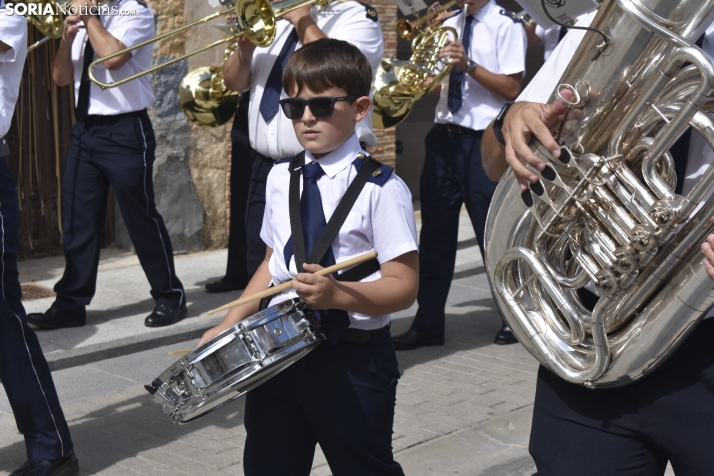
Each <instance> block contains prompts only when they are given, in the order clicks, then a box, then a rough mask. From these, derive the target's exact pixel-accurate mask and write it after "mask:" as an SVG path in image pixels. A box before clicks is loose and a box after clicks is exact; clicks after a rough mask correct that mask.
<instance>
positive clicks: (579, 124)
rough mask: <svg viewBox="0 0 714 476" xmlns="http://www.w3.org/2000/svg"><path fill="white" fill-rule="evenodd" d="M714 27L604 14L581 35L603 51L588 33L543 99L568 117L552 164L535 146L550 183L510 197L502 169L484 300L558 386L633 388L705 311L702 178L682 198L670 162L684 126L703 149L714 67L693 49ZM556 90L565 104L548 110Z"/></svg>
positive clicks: (709, 9) (711, 295)
mask: <svg viewBox="0 0 714 476" xmlns="http://www.w3.org/2000/svg"><path fill="white" fill-rule="evenodd" d="M712 20H714V0H705V1H701V0H679V1H667V0H641V1H639V2H635V1H631V0H606V1H605V2H603V4H602V6H601V7H600V11H599V13H598V15H597V16H596V18H595V20H594V21H593V24H592V25H591V26H592V27H593V28H597V29H599V30H601V31H604V32H606V33H607V35H608V36H609V41H608V42H607V43H602V42H601V36H599V35H598V34H596V33H593V32H590V33H587V34H586V35H585V37H584V39H583V41H582V42H581V44H580V46H579V48H578V50H577V52H576V53H575V56H574V57H573V59H572V61H571V62H570V64H569V65H568V67H567V68H566V70H565V72H564V74H563V76H562V78H561V80H560V85H559V86H558V87H557V88H556V90H555V91H554V92H553V94H552V95H551V100H561V103H564V105H566V107H568V108H569V112H568V113H567V115H566V117H565V119H564V121H563V123H562V124H561V125H560V128H559V129H558V130H557V131H556V132H555V138H556V140H557V141H558V143H559V144H561V146H562V149H561V150H562V151H563V154H562V155H561V160H556V159H554V158H553V157H551V156H550V154H549V153H548V152H547V151H545V150H544V149H543V148H542V147H541V146H540V144H539V143H538V142H537V141H533V142H532V143H531V149H532V150H533V151H534V153H535V154H536V155H537V156H539V157H540V158H541V159H542V160H543V161H544V162H546V163H548V164H550V168H549V170H550V171H552V173H551V174H549V175H548V176H549V178H548V179H545V178H544V177H543V176H541V183H543V184H544V186H542V187H540V190H538V189H532V190H531V191H529V192H527V193H526V194H524V195H523V196H522V194H521V190H520V188H519V187H518V184H517V182H516V180H515V175H514V174H513V171H510V170H509V171H507V172H506V175H505V176H504V178H503V179H502V180H501V182H500V183H499V186H498V188H497V190H496V192H495V194H494V197H493V200H492V205H491V208H490V210H489V215H488V218H487V226H486V267H487V270H488V276H489V280H490V282H491V286H492V289H493V290H494V299H495V300H496V303H497V305H498V306H499V308H500V309H501V311H502V314H503V315H504V318H505V319H506V321H507V322H508V323H509V325H510V326H511V328H512V329H513V331H514V333H515V334H516V336H517V337H518V339H519V340H520V341H521V343H522V344H523V345H524V346H525V347H526V348H527V349H528V351H529V352H530V353H531V354H533V355H534V356H535V357H536V359H537V360H539V361H540V362H541V363H542V364H543V365H545V366H546V367H548V368H549V369H550V370H551V371H553V372H554V373H556V374H557V375H559V376H560V377H561V378H563V379H565V380H568V381H570V382H573V383H577V384H581V385H585V386H587V387H590V388H599V387H616V386H621V385H626V384H628V383H631V382H633V381H635V380H637V379H639V378H642V377H643V376H645V375H647V374H648V373H650V372H651V371H653V370H654V369H656V368H657V367H658V366H659V365H660V364H661V363H662V362H664V361H665V360H666V359H667V358H668V356H669V355H671V353H672V352H673V351H674V350H675V349H676V348H677V346H678V345H679V344H680V343H681V342H682V341H683V339H684V338H685V337H686V336H687V335H688V333H689V332H691V330H692V329H694V328H695V326H696V324H697V323H698V322H699V320H700V319H701V318H702V313H703V312H704V311H705V310H707V309H709V308H710V307H711V306H712V305H713V304H714V280H711V279H710V278H709V277H708V275H707V274H706V269H705V267H704V264H703V258H702V256H701V253H700V251H699V245H700V243H702V241H703V240H704V239H705V238H706V236H707V235H708V234H709V233H711V232H712V231H714V225H712V224H709V219H710V218H711V217H713V216H714V197H712V198H709V199H708V200H707V201H706V202H705V203H704V204H703V206H702V207H701V208H700V209H699V210H698V211H696V213H694V212H695V209H696V208H697V207H698V206H699V203H700V201H701V200H702V198H703V197H705V196H706V194H707V193H708V192H709V190H710V189H711V188H712V185H713V184H714V166H710V168H709V169H708V170H707V171H706V173H705V174H704V175H703V177H702V178H701V179H700V180H699V182H698V183H697V184H696V185H695V186H694V188H693V189H692V190H691V191H690V192H689V193H688V195H687V196H686V197H682V196H679V195H675V194H674V183H675V177H674V170H673V161H672V158H671V156H669V154H668V150H669V148H670V146H671V145H672V143H673V142H674V141H675V140H676V139H677V138H678V137H679V136H680V135H681V134H682V133H683V132H684V130H685V129H686V128H687V127H689V126H691V127H693V128H694V129H695V130H696V131H697V132H698V133H700V134H701V135H702V136H703V137H704V138H705V140H706V141H707V143H708V144H709V145H710V146H711V147H713V148H714V122H713V121H712V120H711V119H710V118H709V117H708V116H707V115H706V114H705V112H711V111H712V110H713V109H714V108H713V107H712V105H713V96H714V69H712V68H714V60H712V59H711V58H710V57H709V56H708V55H706V54H704V53H703V52H701V50H699V49H698V48H696V47H695V46H694V45H693V44H692V43H691V40H692V39H694V38H696V37H698V36H699V35H700V34H701V33H702V32H703V31H704V29H705V28H706V27H707V26H708V25H709V24H710V23H711V22H712ZM685 62H688V63H691V64H692V65H693V66H690V67H689V68H685V69H681V67H682V64H683V63H685ZM563 88H567V89H570V90H571V91H572V92H574V93H576V94H574V97H575V98H576V100H574V101H572V102H571V103H565V102H564V101H563V100H562V98H559V91H560V90H561V89H563ZM642 175H644V181H641V179H640V177H641V176H642ZM531 192H532V193H531ZM524 197H525V198H524ZM526 198H528V201H526V204H527V205H528V207H527V208H526V207H524V206H523V202H522V201H521V199H523V200H526ZM692 214H694V216H693V217H692V218H691V219H689V218H690V216H691V215H692ZM688 219H689V221H688V222H687V220H688ZM685 222H686V224H684V223H685ZM680 224H684V226H683V227H682V229H681V230H680V231H679V232H676V229H677V226H678V225H680ZM633 225H635V226H633ZM503 236H508V237H509V239H508V240H503V239H502V237H503ZM613 257H614V258H615V259H614V260H613ZM585 280H592V282H593V283H594V284H595V287H596V289H599V290H600V291H601V293H600V298H599V299H598V301H597V304H596V305H595V308H594V310H593V311H592V312H591V311H587V309H586V308H585V307H584V305H583V304H582V303H580V302H579V298H578V297H577V293H576V292H575V291H576V290H577V289H578V288H580V287H582V285H583V282H584V281H585ZM580 329H583V330H584V336H583V337H582V338H581V337H580V332H581V331H580Z"/></svg>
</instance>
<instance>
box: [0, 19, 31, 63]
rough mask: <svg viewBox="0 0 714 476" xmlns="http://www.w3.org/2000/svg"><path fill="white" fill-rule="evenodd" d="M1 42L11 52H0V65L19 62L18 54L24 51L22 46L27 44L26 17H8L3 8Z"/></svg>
mask: <svg viewBox="0 0 714 476" xmlns="http://www.w3.org/2000/svg"><path fill="white" fill-rule="evenodd" d="M0 41H2V42H3V43H5V44H6V45H8V46H9V47H10V49H9V50H6V51H3V52H0V63H12V62H13V61H15V60H17V59H18V53H19V52H20V51H21V50H22V49H23V48H21V47H20V45H26V44H27V20H25V17H22V16H20V15H6V14H5V9H4V8H3V9H2V10H1V11H0ZM23 59H24V58H23Z"/></svg>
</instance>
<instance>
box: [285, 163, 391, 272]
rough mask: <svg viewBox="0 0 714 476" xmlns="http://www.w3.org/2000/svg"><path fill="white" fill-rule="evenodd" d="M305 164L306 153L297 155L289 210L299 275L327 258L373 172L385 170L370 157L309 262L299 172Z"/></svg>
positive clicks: (329, 223)
mask: <svg viewBox="0 0 714 476" xmlns="http://www.w3.org/2000/svg"><path fill="white" fill-rule="evenodd" d="M304 164H305V153H304V152H302V153H301V154H299V155H296V156H295V158H294V159H293V160H292V161H291V162H290V166H289V170H290V190H289V192H288V197H289V208H290V228H291V232H292V235H293V254H294V256H295V267H296V268H297V270H298V272H302V271H303V267H302V265H303V264H305V263H306V262H308V263H319V262H320V261H321V260H322V257H323V256H325V253H327V250H328V248H329V247H330V246H332V242H333V241H334V240H335V237H336V236H337V233H339V231H340V228H342V224H343V223H344V222H345V220H346V219H347V215H348V214H349V212H350V210H351V209H352V207H353V206H354V204H355V202H356V201H357V197H359V195H360V193H362V189H363V188H364V186H365V185H366V184H367V181H368V180H369V178H370V176H371V175H372V173H373V172H375V171H376V170H377V169H379V168H380V167H381V164H380V163H379V162H377V161H376V160H374V159H373V158H372V157H370V156H367V157H366V158H365V159H364V164H363V165H362V168H360V170H359V172H358V173H357V176H356V177H355V179H354V180H353V181H352V183H351V184H350V186H349V187H347V191H346V192H345V194H344V195H343V196H342V199H340V203H338V204H337V208H335V211H334V213H333V214H332V216H331V217H330V221H328V222H327V225H325V229H324V230H323V231H322V234H321V235H320V238H318V239H317V243H315V247H314V248H313V250H312V252H311V253H310V256H309V257H308V258H307V260H306V259H305V240H304V238H303V234H302V233H303V229H302V221H301V218H300V177H301V176H302V173H301V172H300V170H299V169H298V167H301V166H302V165H304Z"/></svg>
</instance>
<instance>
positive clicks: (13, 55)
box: [0, 5, 27, 149]
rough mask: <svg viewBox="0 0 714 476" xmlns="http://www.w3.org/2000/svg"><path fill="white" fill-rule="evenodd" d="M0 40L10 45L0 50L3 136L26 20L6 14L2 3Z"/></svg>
mask: <svg viewBox="0 0 714 476" xmlns="http://www.w3.org/2000/svg"><path fill="white" fill-rule="evenodd" d="M0 41H2V42H3V43H5V44H6V45H8V46H10V47H11V48H10V49H9V50H6V51H3V52H0V137H3V136H4V135H5V134H7V131H9V130H10V124H11V123H12V114H13V113H14V112H15V103H16V102H17V96H18V94H19V93H20V81H21V80H22V69H23V67H24V66H25V56H26V55H27V20H26V19H25V17H23V16H20V15H6V9H5V6H4V5H3V6H2V7H0ZM0 149H2V144H0Z"/></svg>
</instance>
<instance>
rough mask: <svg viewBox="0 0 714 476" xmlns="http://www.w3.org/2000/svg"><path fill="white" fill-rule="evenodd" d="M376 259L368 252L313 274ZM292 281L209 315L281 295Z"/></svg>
mask: <svg viewBox="0 0 714 476" xmlns="http://www.w3.org/2000/svg"><path fill="white" fill-rule="evenodd" d="M376 257H377V252H376V251H370V252H369V253H365V254H363V255H359V256H357V257H355V258H352V259H348V260H347V261H343V262H341V263H338V264H333V265H332V266H329V267H327V268H324V269H321V270H319V271H317V272H316V273H315V274H316V275H318V276H327V275H328V274H332V273H335V272H337V271H340V270H343V269H345V268H349V267H351V266H354V265H357V264H360V263H364V262H365V261H369V260H371V259H374V258H376ZM291 283H292V281H288V282H285V283H283V284H279V285H277V286H273V287H272V288H268V289H266V290H265V291H261V292H259V293H255V294H253V295H252V296H247V297H242V298H240V299H237V300H235V301H233V302H229V303H228V304H225V305H223V306H221V307H219V308H216V309H212V310H210V311H208V313H209V314H214V313H216V312H220V311H225V310H226V309H230V308H232V307H236V306H241V305H243V304H245V303H248V302H251V301H257V300H258V299H263V298H266V297H268V296H272V295H274V294H278V293H281V292H283V291H287V290H288V289H290V288H291V287H292V286H291Z"/></svg>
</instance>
